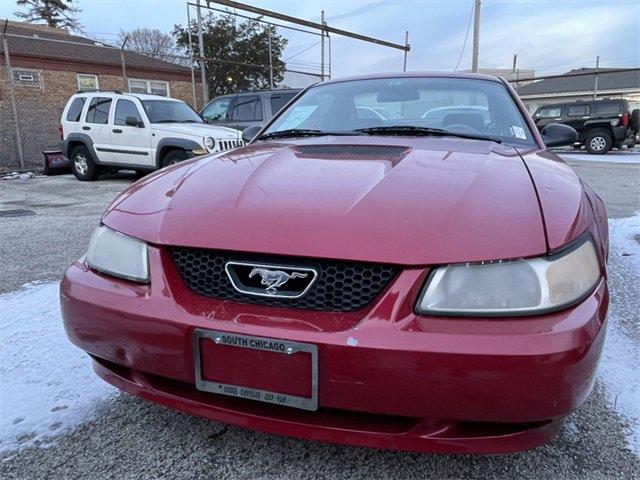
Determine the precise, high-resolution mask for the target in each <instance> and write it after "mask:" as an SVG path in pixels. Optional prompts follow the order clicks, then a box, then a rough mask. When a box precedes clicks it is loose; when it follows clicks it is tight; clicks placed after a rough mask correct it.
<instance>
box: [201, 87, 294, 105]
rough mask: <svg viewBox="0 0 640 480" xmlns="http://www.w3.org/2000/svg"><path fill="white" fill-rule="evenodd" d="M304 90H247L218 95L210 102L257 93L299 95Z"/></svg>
mask: <svg viewBox="0 0 640 480" xmlns="http://www.w3.org/2000/svg"><path fill="white" fill-rule="evenodd" d="M302 90H303V89H302V88H274V89H273V90H268V89H267V90H245V91H243V92H236V93H225V94H224V95H218V96H217V97H213V98H212V99H211V100H210V102H212V101H213V100H216V99H217V98H226V97H235V96H239V95H255V94H257V93H298V92H301V91H302Z"/></svg>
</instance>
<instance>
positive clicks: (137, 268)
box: [85, 225, 149, 283]
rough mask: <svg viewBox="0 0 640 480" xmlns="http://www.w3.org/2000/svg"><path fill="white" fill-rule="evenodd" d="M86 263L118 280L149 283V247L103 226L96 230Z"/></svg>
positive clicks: (90, 243)
mask: <svg viewBox="0 0 640 480" xmlns="http://www.w3.org/2000/svg"><path fill="white" fill-rule="evenodd" d="M85 261H86V263H87V265H88V266H89V267H91V268H93V269H95V270H98V271H99V272H103V273H106V274H109V275H113V276H114V277H120V278H124V279H126V280H133V281H134V282H140V283H148V282H149V259H148V251H147V244H146V243H145V242H143V241H142V240H138V239H136V238H133V237H129V236H127V235H123V234H122V233H119V232H116V231H115V230H111V229H110V228H108V227H105V226H103V225H102V226H99V227H98V228H96V229H95V230H94V232H93V235H92V236H91V241H90V242H89V249H88V250H87V256H86V260H85Z"/></svg>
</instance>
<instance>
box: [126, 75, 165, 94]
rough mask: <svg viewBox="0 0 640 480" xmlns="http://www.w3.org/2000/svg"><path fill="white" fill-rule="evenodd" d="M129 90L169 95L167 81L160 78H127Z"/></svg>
mask: <svg viewBox="0 0 640 480" xmlns="http://www.w3.org/2000/svg"><path fill="white" fill-rule="evenodd" d="M129 91H130V92H132V93H153V94H154V95H162V96H163V97H169V96H170V92H169V82H165V81H162V80H140V79H131V80H129Z"/></svg>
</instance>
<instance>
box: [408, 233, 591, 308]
mask: <svg viewBox="0 0 640 480" xmlns="http://www.w3.org/2000/svg"><path fill="white" fill-rule="evenodd" d="M600 277H601V272H600V264H599V262H598V256H597V254H596V250H595V248H594V246H593V243H592V242H591V241H589V240H587V241H584V242H582V243H579V244H578V245H577V246H576V247H573V248H568V249H567V250H565V251H563V252H560V253H558V254H556V255H552V256H548V257H541V258H534V259H528V260H511V261H496V262H485V263H476V264H458V265H448V266H446V267H441V268H436V269H435V270H434V271H433V272H432V273H431V275H430V277H429V280H428V281H427V284H426V285H425V287H424V289H423V292H422V294H421V296H420V299H419V300H418V304H417V307H416V310H417V311H418V313H424V314H431V315H455V316H501V315H510V314H515V315H527V314H529V315H532V314H537V313H543V312H548V311H552V310H558V309H561V308H563V307H566V306H569V305H571V304H573V303H576V302H577V301H579V300H580V299H582V298H584V296H586V295H587V294H588V293H590V292H591V291H592V289H593V288H594V287H595V286H596V284H597V283H598V281H599V280H600Z"/></svg>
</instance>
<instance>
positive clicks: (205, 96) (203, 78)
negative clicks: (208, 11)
mask: <svg viewBox="0 0 640 480" xmlns="http://www.w3.org/2000/svg"><path fill="white" fill-rule="evenodd" d="M196 10H197V12H198V46H199V47H200V79H201V81H202V102H203V103H202V104H203V105H204V104H205V103H207V102H208V101H209V89H208V88H207V71H206V64H205V61H204V40H203V35H202V11H201V8H200V0H197V9H196Z"/></svg>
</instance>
